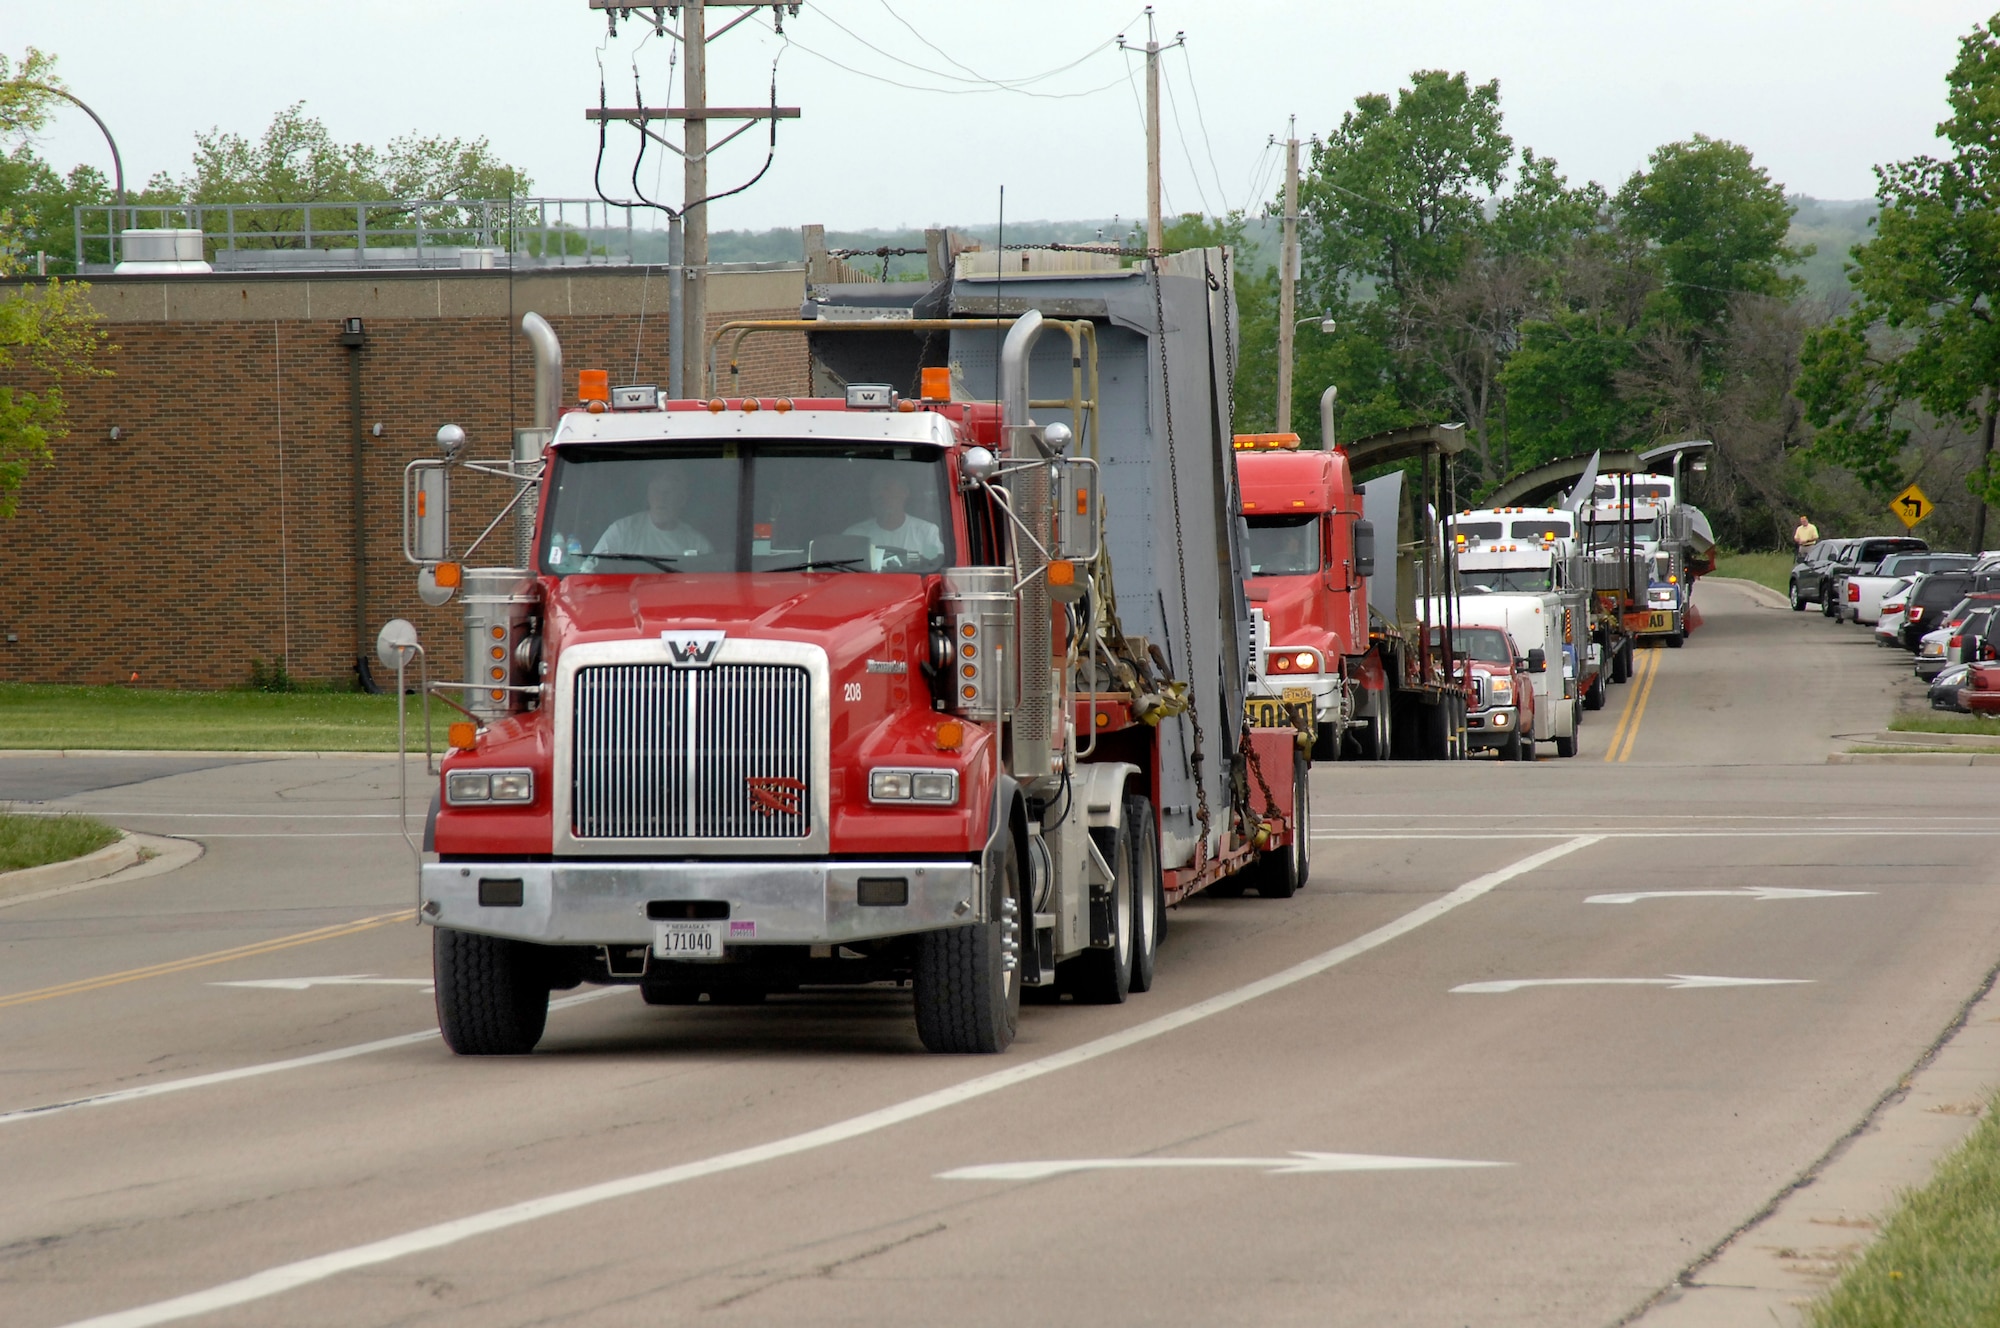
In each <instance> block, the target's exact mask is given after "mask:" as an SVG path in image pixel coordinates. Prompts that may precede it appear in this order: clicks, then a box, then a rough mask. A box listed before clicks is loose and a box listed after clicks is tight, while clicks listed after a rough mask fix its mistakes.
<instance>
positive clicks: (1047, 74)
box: [792, 3, 1112, 101]
mask: <svg viewBox="0 0 2000 1328" xmlns="http://www.w3.org/2000/svg"><path fill="white" fill-rule="evenodd" d="M883 8H885V9H888V5H887V4H886V3H884V4H883ZM889 13H890V15H891V17H893V18H895V19H896V21H897V22H899V23H901V24H903V26H904V27H906V28H910V31H911V33H913V34H914V35H915V36H916V38H917V40H918V41H920V42H923V44H924V45H926V46H928V47H930V48H931V49H932V50H933V51H936V52H937V53H938V54H939V55H941V56H943V57H944V59H945V60H947V61H948V62H950V63H951V64H953V65H956V66H957V67H958V68H960V69H964V70H966V72H967V73H969V74H972V75H973V77H971V78H961V77H960V76H958V75H957V74H951V73H946V72H945V71H944V70H941V69H938V68H935V67H934V66H932V65H927V64H919V63H918V62H916V61H914V60H906V59H904V58H903V57H902V56H900V55H897V54H896V53H895V52H893V51H888V50H885V49H883V48H882V47H880V46H877V45H876V44H875V43H874V42H872V41H870V40H868V38H866V37H864V36H862V35H861V34H860V33H858V32H856V31H855V30H854V29H852V28H850V27H848V26H847V25H846V24H845V23H842V22H841V21H840V20H839V19H837V18H835V17H834V16H833V15H832V14H831V13H830V12H828V10H827V8H826V6H825V5H824V4H822V5H820V6H819V14H820V17H822V18H824V19H825V20H826V21H827V22H828V23H831V24H832V25H833V26H834V27H835V28H837V29H839V30H840V31H841V32H843V33H845V34H847V36H849V37H851V38H853V39H854V40H855V41H857V42H859V43H860V44H861V45H863V46H865V47H867V48H868V49H869V50H871V51H873V52H874V53H875V54H877V55H879V56H881V57H882V58H883V59H885V60H889V61H892V62H894V63H896V64H899V65H902V66H903V67H904V68H906V69H914V70H916V71H917V72H918V73H920V74H924V75H927V76H929V77H931V78H938V79H944V80H946V81H947V82H952V83H968V84H974V85H976V86H973V87H968V88H936V87H929V88H926V87H918V86H916V85H914V84H909V83H902V82H899V81H897V80H895V79H892V78H888V77H885V76H883V75H880V74H871V73H869V72H868V71H866V70H862V69H857V68H855V67H854V66H852V65H848V64H843V63H842V62H841V61H839V60H836V59H834V58H833V57H832V56H829V55H827V54H825V53H824V52H822V51H816V50H814V49H812V48H811V47H809V46H806V45H804V44H802V43H800V42H797V41H793V43H792V44H793V45H795V46H798V48H799V49H800V50H802V51H804V52H805V53H806V54H808V55H812V56H816V57H818V58H819V59H821V60H824V61H826V62H827V63H828V64H831V65H836V66H838V67H839V68H841V69H845V70H846V71H847V72H849V73H851V74H858V75H860V76H861V77H862V78H872V79H874V80H876V81H877V82H881V83H888V84H890V85H892V86H894V87H899V88H905V89H908V90H910V91H913V92H941V93H946V94H952V95H961V96H962V95H966V94H969V93H983V92H1013V93H1018V94H1019V95H1021V96H1023V97H1040V98H1045V99H1047V100H1050V101H1063V100H1069V99H1071V98H1075V97H1088V96H1092V95H1094V94H1095V93H1098V92H1103V91H1105V90H1106V89H1107V88H1109V87H1110V86H1111V84H1108V83H1107V84H1105V85H1104V86H1103V87H1098V88H1091V89H1088V90H1086V91H1081V92H1034V91H1030V90H1029V88H1028V86H1027V85H1029V84H1031V83H1040V82H1044V81H1046V80H1048V79H1050V78H1054V77H1055V76H1056V75H1058V74H1061V73H1065V72H1067V71H1068V70H1071V69H1074V68H1076V67H1077V66H1079V65H1082V64H1084V63H1086V62H1087V61H1089V60H1090V59H1091V58H1092V57H1093V56H1095V55H1097V54H1098V53H1099V52H1100V51H1103V50H1104V49H1105V48H1106V47H1108V46H1110V45H1111V44H1112V43H1111V42H1110V41H1104V42H1100V43H1099V44H1098V45H1096V46H1093V47H1091V48H1090V49H1089V50H1088V51H1085V52H1084V53H1083V54H1082V55H1080V56H1078V57H1077V58H1076V59H1075V60H1072V61H1070V62H1069V63H1068V64H1065V65H1058V66H1057V67H1056V68H1054V69H1049V70H1045V71H1043V72H1042V73H1039V74H1031V75H1029V76H1027V77H1025V78H1018V79H995V78H988V77H986V76H985V75H983V74H980V73H979V72H978V71H977V70H974V69H971V68H970V67H969V66H967V65H964V64H961V63H960V62H959V61H958V60H956V59H954V58H953V57H952V56H951V55H949V54H947V53H946V52H945V51H944V50H943V49H941V48H940V47H938V46H937V45H936V44H935V43H934V42H932V41H930V40H929V39H928V38H926V37H925V36H924V35H923V34H922V33H919V32H917V30H916V29H915V28H914V27H911V26H910V24H909V22H908V20H906V19H904V18H903V17H902V16H901V15H900V14H897V13H896V12H895V11H894V10H893V9H891V10H889Z"/></svg>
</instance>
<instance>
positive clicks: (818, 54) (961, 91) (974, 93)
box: [784, 33, 1120, 101]
mask: <svg viewBox="0 0 2000 1328" xmlns="http://www.w3.org/2000/svg"><path fill="white" fill-rule="evenodd" d="M784 38H785V45H787V46H789V47H792V48H794V49H796V50H799V51H803V52H805V53H806V54H807V55H810V56H811V57H812V58H813V59H815V60H823V61H825V62H826V63H827V64H830V65H832V66H833V67H834V68H836V69H844V70H846V71H847V72H848V73H850V74H853V75H854V76H855V77H857V78H865V79H867V80H869V81H870V82H873V83H886V84H888V85H889V86H890V87H892V88H902V89H903V90H904V91H906V92H934V93H937V94H939V95H940V96H945V97H980V96H985V95H987V94H989V93H994V92H1014V93H1018V94H1019V95H1021V96H1023V97H1039V98H1042V99H1044V100H1048V101H1070V100H1074V99H1075V98H1078V97H1094V96H1096V95H1097V94H1098V93H1100V92H1108V91H1110V90H1111V89H1112V88H1115V87H1117V86H1118V84H1119V81H1120V80H1118V79H1113V80H1111V81H1110V82H1109V83H1105V84H1102V85H1100V86H1098V87H1094V88H1085V89H1083V90H1082V91H1080V92H1029V91H1026V90H1025V89H1021V88H1010V87H1007V86H1005V85H994V86H991V87H977V88H933V87H924V86H922V85H921V84H917V83H905V82H903V81H902V80H901V79H894V78H890V77H888V76H887V75H885V74H874V73H870V72H869V71H868V70H866V69H857V68H855V67H854V66H853V65H850V64H847V63H846V62H845V61H841V60H836V59H834V58H833V57H832V56H830V55H828V54H826V53H825V52H824V51H816V50H814V49H813V48H812V47H810V46H807V45H806V44H805V43H803V42H801V41H799V40H797V39H796V38H794V37H793V36H792V35H791V34H790V33H785V34H784ZM905 63H907V61H906V62H905ZM961 81H968V80H961Z"/></svg>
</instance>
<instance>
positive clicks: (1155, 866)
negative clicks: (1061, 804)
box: [1125, 793, 1167, 991]
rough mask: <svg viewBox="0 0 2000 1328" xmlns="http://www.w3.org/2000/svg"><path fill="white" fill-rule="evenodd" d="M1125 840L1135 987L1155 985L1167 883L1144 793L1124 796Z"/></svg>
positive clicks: (1156, 831) (1150, 807)
mask: <svg viewBox="0 0 2000 1328" xmlns="http://www.w3.org/2000/svg"><path fill="white" fill-rule="evenodd" d="M1125 843H1126V846H1127V847H1128V848H1129V849H1130V850H1131V855H1132V891H1133V893H1132V990H1133V991H1151V990H1152V989H1153V968H1154V961H1155V960H1156V959H1157V958H1158V957H1159V953H1160V940H1161V938H1162V937H1163V936H1165V935H1166V930H1167V885H1166V881H1165V879H1164V878H1162V877H1161V875H1160V831H1159V827H1158V825H1157V824H1156V823H1155V822H1154V820H1153V804H1152V803H1150V802H1148V801H1147V800H1146V798H1145V797H1144V795H1142V794H1137V793H1130V794H1127V795H1126V796H1125Z"/></svg>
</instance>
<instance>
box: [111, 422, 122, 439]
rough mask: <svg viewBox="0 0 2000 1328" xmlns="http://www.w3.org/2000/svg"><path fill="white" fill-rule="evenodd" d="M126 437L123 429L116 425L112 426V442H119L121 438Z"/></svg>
mask: <svg viewBox="0 0 2000 1328" xmlns="http://www.w3.org/2000/svg"><path fill="white" fill-rule="evenodd" d="M124 436H125V431H124V430H123V429H121V428H119V427H118V426H117V425H115V424H114V425H112V426H111V441H112V442H114V443H115V442H117V441H118V440H119V439H120V438H123V437H124Z"/></svg>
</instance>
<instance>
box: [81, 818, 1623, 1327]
mask: <svg viewBox="0 0 2000 1328" xmlns="http://www.w3.org/2000/svg"><path fill="white" fill-rule="evenodd" d="M1597 842H1598V841H1597V839H1596V837H1595V836H1592V835H1582V836H1579V837H1577V838H1575V839H1572V840H1569V841H1568V842H1567V843H1562V844H1557V845H1555V846H1554V847H1552V848H1545V849H1543V850H1542V851H1541V852H1539V853H1531V854H1529V855H1528V856H1527V857H1525V858H1522V859H1521V860H1520V861H1518V862H1515V863H1512V864H1510V865H1509V866H1506V867H1502V868H1500V869H1499V870H1498V871H1492V872H1488V873H1487V874H1486V875H1484V876H1479V877H1475V878H1473V879H1472V880H1470V881H1467V882H1466V883H1465V884H1464V885H1461V886H1459V887H1458V888H1457V889H1456V890H1453V891H1452V892H1451V893H1449V894H1446V895H1440V896H1439V897H1438V898H1436V899H1433V900H1431V901H1430V902H1429V903H1427V904H1423V905H1421V906H1420V907H1417V908H1413V909H1411V910H1410V911H1409V912H1408V913H1405V914H1403V915H1402V916H1401V917H1399V918H1396V919H1395V920H1393V921H1391V922H1387V923H1384V924H1383V925H1382V926H1380V927H1377V928H1376V929H1375V930H1374V931H1371V932H1368V933H1366V934H1365V935H1361V936H1357V937H1355V938H1354V939H1353V940H1351V941H1348V942H1346V943H1344V944H1342V945H1336V946H1335V947H1334V948H1333V949H1331V950H1328V951H1325V952H1324V953H1322V954H1318V955H1315V956H1313V957H1312V958H1311V959H1308V960H1306V961H1304V962H1303V963H1298V964H1294V965H1292V966H1291V967H1290V968H1287V969H1282V970H1280V971H1279V972H1276V973H1273V974H1271V975H1270V976H1269V977H1266V978H1259V979H1258V980H1257V981H1255V982H1251V983H1248V984H1246V985H1244V986H1241V987H1238V988H1236V989H1235V990H1233V991H1226V992H1223V993H1222V994H1221V995H1218V996H1211V997H1209V998H1208V999H1207V1000H1205V1001H1196V1002H1195V1003H1194V1004H1193V1005H1188V1006H1183V1007H1182V1008H1181V1009H1178V1010H1175V1011H1173V1012H1172V1013H1171V1014H1164V1015H1161V1016H1159V1017H1158V1018H1154V1019H1148V1020H1146V1021H1145V1022H1143V1023H1139V1024H1134V1025H1133V1026H1132V1027H1130V1028H1127V1029H1124V1030H1123V1031H1121V1032H1117V1033H1112V1034H1109V1035H1107V1036H1105V1037H1101V1038H1096V1039H1094V1040H1092V1041H1090V1042H1085V1043H1082V1044H1081V1045H1079V1046H1075V1047H1071V1048H1070V1049H1069V1050H1067V1051H1058V1052H1054V1053H1052V1054H1050V1055H1047V1056H1042V1057H1039V1058H1037V1059H1035V1060H1031V1061H1024V1062H1023V1063H1021V1064H1019V1065H1012V1066H1009V1067H1007V1068H1006V1069H1004V1070H995V1071H993V1072H991V1073H989V1074H982V1075H976V1076H974V1077H973V1078H971V1079H967V1080H965V1081H964V1082H963V1083H958V1084H953V1085H952V1086H951V1087H949V1088H941V1089H939V1090H937V1091H936V1092H932V1093H925V1094H922V1095H921V1096H919V1097H913V1098H910V1099H909V1100H907V1101H904V1102H898V1103H896V1104H894V1105H892V1106H887V1107H883V1108H881V1109H879V1110H877V1111H870V1112H866V1113H864V1114H862V1115H859V1116H850V1117H849V1118H848V1119H846V1120H844V1121H837V1122H835V1123H834V1124H832V1125H823V1126H821V1127H820V1128H818V1129H816V1130H807V1131H805V1132H804V1133H802V1134H794V1135H789V1136H787V1137H786V1138H783V1139H774V1140H772V1141H771V1142H770V1143H765V1144H757V1145H755V1146H753V1147H750V1148H739V1149H737V1150H735V1151H734V1152H729V1153H721V1154H718V1155H716V1156H714V1157H707V1158H702V1159H700V1160H698V1161H694V1162H683V1163H680V1164H679V1165H677V1166H671V1167H664V1168H662V1169H660V1170H658V1171H644V1172H640V1173H639V1174H638V1175H635V1176H624V1177H620V1178H619V1179H617V1180H608V1181H603V1182H600V1183H599V1184H596V1185H586V1186H583V1187H581V1188H579V1189H574V1190H564V1191H561V1192H560V1193H556V1194H549V1195H544V1196H542V1197H541V1198H539V1199H527V1200H524V1201H522V1202H520V1203H516V1204H509V1205H507V1206H506V1207H504V1208H493V1209H489V1210H487V1211H486V1212H483V1213H474V1214H472V1215H471V1216H469V1217H461V1218H458V1219H456V1220H454V1221H450V1222H440V1223H438V1224H437V1225H435V1226H429V1227H419V1228H418V1229H417V1230H415V1231H406V1232H404V1233H403V1234H402V1235H400V1236H390V1237H388V1238H387V1239H385V1240H377V1241H371V1242H370V1243H368V1244H366V1245H356V1246H353V1247H351V1248H349V1249H345V1250H336V1251H334V1252H333V1253H331V1254H322V1255H319V1256H318V1257H316V1258H311V1259H301V1260H299V1261H298V1262H296V1263H288V1264H280V1265H279V1266H278V1267H276V1268H267V1269H265V1270H264V1271H263V1272H260V1273H252V1274H251V1275H250V1276H248V1277H243V1278H239V1279H237V1280H236V1281H234V1282H224V1283H222V1284H221V1285H220V1286H213V1287H209V1288H208V1289H206V1290H204V1291H194V1292H190V1293H188V1294H187V1295H184V1296H175V1297H173V1298H172V1299H170V1300H162V1301H156V1302H154V1303H153V1304H150V1305H140V1306H136V1307H134V1308H132V1309H129V1310H119V1311H115V1312H113V1313H111V1314H103V1315H99V1316H97V1317H96V1318H93V1319H80V1320H78V1321H76V1322H75V1323H72V1324H68V1325H66V1326H65V1328H151V1326H152V1325H154V1324H161V1323H173V1322H176V1321H177V1320H180V1319H188V1318H193V1317H194V1316H195V1315H197V1314H211V1313H214V1312H215V1311H217V1310H223V1309H228V1308H229V1307H231V1306H233V1305H247V1304H250V1303H251V1302H253V1301H259V1300H264V1299H267V1298H269V1297H271V1296H276V1295H280V1294H282V1293H284V1292H287V1291H292V1290H295V1289H297V1288H299V1287H302V1286H310V1285H311V1284H313V1283H315V1282H323V1281H325V1280H326V1279H328V1278H330V1277H337V1276H339V1275H340V1274H341V1273H346V1272H352V1271H353V1270H355V1269H357V1268H370V1267H373V1266H374V1265H376V1264H382V1263H388V1262H390V1261H392V1260H395V1259H401V1258H403V1257H405V1256H407V1255H411V1254H421V1253H423V1252H424V1251H426V1250H436V1249H442V1248H444V1247H445V1246H448V1245H456V1244H458V1243H459V1242H460V1241H465V1240H470V1239H472V1238H473V1237H475V1236H483V1235H487V1234H489V1233H491V1232H495V1231H504V1230H506V1229H507V1228H509V1227H516V1226H521V1225H522V1224H524V1223H528V1222H536V1221H540V1220H541V1219H543V1218H545V1217H555V1216H557V1215H558V1214H561V1213H568V1212H573V1211H575V1210H576V1209H579V1208H588V1207H590V1206H591V1205H593V1204H601V1203H607V1202H609V1201H611V1200H613V1199H624V1198H628V1197H630V1196H632V1195H635V1194H645V1193H647V1192H648V1191H651V1190H658V1189H663V1188H665V1187H666V1186H669V1185H679V1184H681V1183H683V1182H685V1181H691V1180H699V1179H701V1178H703V1177H705V1176H715V1175H720V1174H722V1173H724V1172H729V1171H738V1170H741V1169H742V1168H744V1167H751V1166H756V1165H757V1164H759V1163H762V1162H770V1161H774V1160H776V1159H778V1158H783V1157H791V1156H793V1155H795V1154H798V1153H805V1152H810V1151H812V1150H814V1149H818V1148H826V1147H828V1146H830V1145H833V1144H838V1143H845V1142H846V1141H847V1140H849V1139H858V1138H860V1137H862V1136H863V1135H868V1134H874V1133H876V1132H877V1131H879V1130H885V1129H888V1128H889V1127H890V1126H892V1125H901V1124H903V1123H904V1122H906V1121H912V1120H916V1119H918V1118H920V1117H923V1116H929V1115H931V1114H933V1113H934V1112H939V1111H943V1110H944V1109H946V1108H947V1107H955V1106H958V1105H960V1104H961V1103H965V1102H970V1101H973V1100H974V1099H976V1098H982V1097H985V1096H987V1095H988V1094H991V1093H997V1092H999V1091H1001V1090H1002V1089H1006V1088H1012V1087H1014V1086H1016V1085H1017V1084H1025V1083H1028V1082H1030V1081H1032V1080H1035V1079H1040V1078H1042V1077H1044V1076H1045V1075H1051V1074H1055V1073H1057V1072H1058V1071H1060V1070H1067V1069H1070V1068H1071V1067H1072V1066H1077V1065H1082V1064H1085V1063H1087V1062H1089V1061H1094V1060H1096V1059H1098V1058H1099V1057H1101V1056H1108V1055H1110V1054H1111V1053H1112V1052H1114V1051H1123V1050H1125V1049H1126V1048H1127V1047H1134V1046H1138V1045H1139V1044H1140V1043H1142V1042H1149V1041H1151V1040H1152V1039H1154V1038H1156V1037H1160V1036H1161V1035H1163V1034H1166V1033H1171V1032H1174V1031H1175V1030H1177V1029H1181V1028H1185V1027H1187V1026H1188V1025H1190V1024H1195V1023H1199V1022H1200V1021H1202V1020H1204V1019H1207V1018H1210V1017H1211V1016H1213V1015H1218V1014H1221V1013H1223V1012H1224V1011H1225V1010H1233V1009H1235V1008H1236V1007H1237V1006H1239V1005H1243V1004H1246V1003H1248V1002H1250V1001H1254V1000H1256V999H1257V998H1258V997H1260V996H1268V995H1270V994H1271V993H1272V992H1274V991H1282V990H1284V989H1285V988H1286V987H1289V986H1292V985H1293V984H1294V983H1298V982H1303V981H1305V980H1306V979H1307V978H1310V977H1316V976H1317V975H1319V974H1321V973H1324V972H1326V971H1327V970H1328V969H1330V968H1333V967H1335V966H1337V965H1339V964H1344V963H1346V962H1347V961H1348V960H1350V959H1353V958H1355V957H1356V956H1358V955H1364V954H1366V953H1368V952H1369V951H1370V950H1373V949H1375V948H1376V947H1378V946H1382V945H1386V944H1388V943H1389V942H1390V941H1393V940H1395V939H1396V938H1397V937H1399V936H1403V935H1405V934H1407V933H1409V932H1412V931H1415V930H1416V929H1417V928H1418V927H1421V926H1423V925H1424V924H1425V923H1427V922H1431V921H1434V920H1435V919H1437V918H1440V917H1443V916H1444V915H1445V914H1447V913H1449V912H1451V911H1452V910H1453V909H1456V908H1460V907H1462V906H1464V905H1466V904H1469V903H1471V902H1472V901H1473V900H1475V899H1477V898H1479V897H1480V896H1481V895H1483V894H1486V893H1487V892H1488V891H1491V890H1494V889H1497V888H1498V887H1500V886H1502V885H1505V884H1506V883H1507V882H1508V881H1511V880H1513V879H1514V878H1515V877H1517V876H1520V875H1522V874H1524V873H1526V872H1531V871H1534V870H1535V869H1536V868H1538V867H1542V866H1545V865H1547V864H1548V863H1551V862H1554V861H1555V860H1556V859H1558V858H1561V857H1566V856H1567V855H1569V854H1571V853H1574V852H1576V851H1577V850H1578V849H1581V848H1588V847H1589V846H1590V845H1592V844H1595V843H1597Z"/></svg>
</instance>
